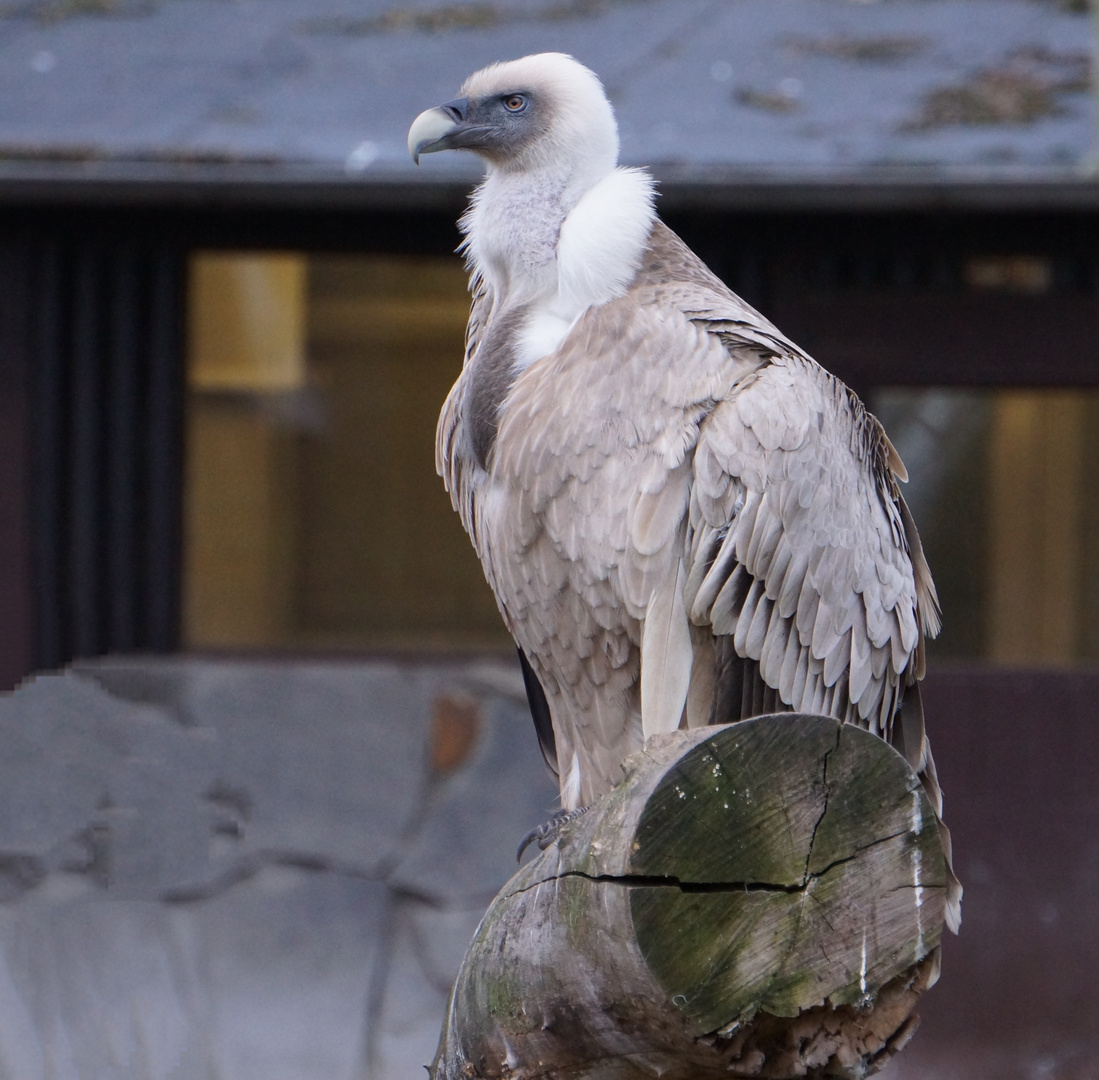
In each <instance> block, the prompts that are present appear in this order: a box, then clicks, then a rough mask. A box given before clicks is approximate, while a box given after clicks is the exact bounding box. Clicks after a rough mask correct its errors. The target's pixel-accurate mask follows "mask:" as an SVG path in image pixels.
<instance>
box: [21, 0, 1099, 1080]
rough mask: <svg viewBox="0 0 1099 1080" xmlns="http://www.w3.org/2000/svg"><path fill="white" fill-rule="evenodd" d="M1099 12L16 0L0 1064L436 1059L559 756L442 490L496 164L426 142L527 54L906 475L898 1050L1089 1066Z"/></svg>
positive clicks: (970, 1070) (561, 1)
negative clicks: (909, 766)
mask: <svg viewBox="0 0 1099 1080" xmlns="http://www.w3.org/2000/svg"><path fill="white" fill-rule="evenodd" d="M1097 27H1099V15H1096V14H1095V13H1094V12H1092V11H1091V10H1090V9H1089V7H1088V4H1087V3H1086V0H491V2H484V3H480V2H477V3H472V2H471V3H465V2H453V3H447V2H445V0H405V2H399V0H309V2H306V0H9V2H3V3H0V684H2V686H3V688H5V689H9V688H14V687H16V686H17V685H20V684H21V689H20V690H19V691H18V692H17V693H15V694H12V695H7V696H5V697H3V698H0V733H2V740H3V741H2V742H0V1076H12V1077H18V1078H19V1080H24V1078H25V1080H38V1078H39V1077H42V1078H43V1080H44V1078H46V1077H50V1078H54V1077H58V1078H68V1077H79V1078H81V1080H85V1078H90V1080H101V1078H108V1077H109V1078H114V1077H118V1078H129V1077H134V1078H142V1080H143V1078H145V1077H157V1078H160V1077H164V1078H177V1080H178V1078H188V1080H189V1078H192V1077H194V1078H199V1080H205V1078H207V1077H209V1078H211V1080H213V1078H215V1077H216V1078H218V1080H245V1078H252V1077H256V1078H260V1077H262V1078H263V1080H281V1078H283V1077H285V1078H286V1080H305V1078H310V1077H314V1076H316V1077H319V1076H325V1077H348V1078H355V1080H372V1078H383V1077H384V1078H386V1080H399V1078H400V1077H404V1076H409V1077H411V1076H417V1075H422V1073H421V1072H420V1071H419V1069H420V1065H422V1064H423V1063H424V1062H426V1061H428V1060H429V1059H430V1057H431V1055H432V1053H433V1050H434V1043H435V1040H436V1037H437V1034H438V1030H439V1026H440V1023H441V1019H442V1010H443V1006H444V1004H445V995H446V992H447V989H448V988H449V984H450V981H451V979H452V978H453V975H454V973H455V971H456V969H457V963H458V960H459V959H460V956H461V953H462V950H463V949H464V946H465V943H466V941H467V940H468V937H469V935H470V934H471V932H472V929H473V927H474V926H475V924H476V921H477V918H478V917H479V914H480V912H481V911H482V910H483V908H484V906H485V904H486V903H487V901H488V899H489V898H491V896H492V895H493V893H494V892H495V891H496V889H497V888H498V887H499V886H500V885H501V884H502V883H503V881H504V880H506V878H507V877H508V876H509V874H510V873H511V868H512V866H513V863H512V861H511V860H512V853H513V851H514V846H515V842H516V841H517V839H518V837H519V836H520V835H521V834H522V833H523V832H525V831H526V829H527V828H529V827H531V826H532V825H534V824H536V823H537V822H538V821H540V820H542V819H543V818H544V817H545V816H546V815H547V814H548V812H549V811H550V810H552V808H553V805H554V787H553V784H552V783H551V782H550V780H549V778H548V777H547V776H546V775H545V773H544V769H543V767H542V765H541V761H540V757H539V754H538V751H537V747H536V743H535V739H534V737H533V731H530V730H529V727H530V722H529V717H528V715H527V713H526V709H525V704H524V701H523V695H522V687H521V682H520V681H519V680H518V673H517V671H516V670H515V665H514V660H513V653H512V651H511V646H510V642H509V639H508V637H507V635H506V633H505V631H504V630H503V627H502V625H501V623H500V619H499V616H498V613H497V611H496V608H495V603H494V601H493V598H492V596H491V594H490V592H489V590H488V587H487V586H486V584H485V583H484V580H483V577H482V574H481V570H480V566H479V564H478V563H477V561H476V559H475V557H474V555H473V553H472V550H471V548H470V545H469V542H468V540H467V538H466V537H465V535H464V534H463V533H462V530H461V527H460V524H459V522H458V519H457V517H456V516H455V515H454V514H453V512H452V510H451V508H450V504H449V499H448V497H447V495H446V494H445V492H444V491H443V488H442V484H441V481H440V480H439V479H438V478H437V477H436V476H435V470H434V460H433V456H434V445H433V444H434V427H435V421H436V417H437V415H438V410H439V407H440V405H441V403H442V400H443V398H444V396H445V394H446V392H447V390H448V389H449V386H450V384H451V383H452V382H453V380H454V378H455V377H456V375H457V373H458V370H459V368H460V365H461V355H462V336H463V330H464V325H465V318H466V313H467V308H468V298H467V294H466V289H465V275H464V273H463V269H462V265H461V262H460V260H459V259H458V258H457V256H456V255H454V253H453V252H454V248H455V247H456V245H457V242H458V239H459V236H458V233H457V230H456V227H455V219H456V218H457V216H458V215H459V214H460V213H461V211H462V208H463V206H464V203H465V199H466V196H467V194H468V191H469V188H470V187H471V186H472V184H473V183H475V182H476V179H477V177H478V175H479V172H478V168H477V165H476V162H475V161H474V160H471V159H466V158H464V157H462V156H461V155H453V154H451V155H440V156H437V157H435V156H433V157H429V158H426V159H425V160H424V163H423V166H422V167H421V168H419V169H415V168H414V167H413V166H412V164H411V162H410V161H409V160H408V155H407V149H406V147H405V135H406V132H407V129H408V126H409V123H410V122H411V120H412V119H413V118H414V117H415V116H416V114H417V113H419V112H420V111H421V110H422V109H425V108H427V107H429V106H431V105H435V104H438V103H440V102H442V101H446V100H448V99H450V98H452V97H453V96H454V95H455V93H456V92H457V88H458V87H459V85H460V84H461V82H462V80H463V79H464V78H465V76H466V75H467V74H469V73H470V72H471V71H473V70H475V69H476V68H478V67H480V66H483V65H484V64H486V63H490V62H492V61H495V60H500V59H509V58H512V57H516V56H520V55H524V54H526V53H529V52H537V51H545V50H551V49H552V50H561V51H564V52H568V53H571V54H573V55H574V56H576V57H577V58H578V59H580V60H581V61H582V62H584V63H585V64H587V65H588V66H590V67H592V68H593V69H594V70H595V71H596V72H597V73H598V74H599V75H600V76H601V78H602V79H603V81H604V84H605V85H606V88H607V91H608V93H609V96H610V97H611V100H612V101H613V103H614V105H615V108H616V111H617V115H618V119H619V123H620V128H621V133H622V160H623V161H624V162H625V163H628V164H640V165H647V166H649V167H651V169H652V172H653V174H654V175H655V176H656V178H657V179H658V181H659V189H660V199H659V209H660V212H661V214H662V216H663V217H664V218H665V220H666V221H667V222H668V223H669V224H670V225H671V226H672V227H673V228H675V229H677V230H678V231H679V232H680V234H681V235H682V236H683V237H684V239H686V240H687V242H688V243H690V244H691V245H692V246H693V247H694V249H695V250H696V251H697V252H698V253H699V254H700V255H701V256H702V257H703V258H704V259H705V260H706V261H707V262H708V264H709V265H710V266H711V267H712V268H713V269H714V270H715V271H716V272H717V273H718V274H719V275H721V276H722V277H723V278H724V279H725V281H726V282H728V283H729V284H730V285H731V286H732V287H733V288H734V289H735V290H737V291H738V292H739V293H741V295H743V296H744V297H745V298H746V299H747V300H749V301H750V302H751V303H752V304H754V305H755V306H757V307H758V308H759V309H760V310H761V311H762V312H763V313H764V314H765V315H767V316H768V317H769V318H770V319H772V320H773V321H774V322H776V323H777V324H778V325H779V326H780V327H781V328H782V329H783V330H784V331H785V332H786V333H787V334H788V335H789V336H791V337H792V338H793V339H794V340H795V341H797V342H798V343H799V344H801V345H802V346H803V347H805V348H806V349H807V350H808V351H809V352H810V353H811V354H812V355H814V356H815V357H816V359H818V360H819V361H820V362H821V363H823V364H824V365H825V366H826V367H828V368H829V369H830V370H832V371H833V372H835V373H836V374H838V375H839V376H841V377H842V378H843V379H844V380H845V381H846V382H848V384H849V385H851V386H852V387H853V388H854V389H855V390H857V391H858V393H859V394H860V395H862V396H863V398H864V399H865V400H867V401H868V403H869V404H870V407H871V409H872V410H873V411H874V412H875V413H876V414H877V415H878V416H879V417H880V418H881V419H882V421H883V422H884V424H885V426H886V429H887V430H888V432H889V433H890V435H891V437H892V439H893V441H894V442H895V443H896V445H897V447H898V449H899V450H900V453H901V455H902V457H903V458H904V460H905V462H906V464H907V466H908V471H909V473H910V476H911V478H912V479H911V482H910V483H909V485H908V488H907V490H906V497H907V498H908V500H909V502H910V504H911V506H912V508H913V511H914V514H915V517H916V520H917V523H918V524H919V526H920V529H921V534H922V536H923V538H924V542H925V547H926V549H927V553H928V557H929V561H930V563H931V567H932V570H933V572H934V574H935V578H936V581H937V583H938V587H939V593H940V597H941V599H942V603H943V612H944V630H943V633H942V635H941V637H940V638H939V639H938V640H937V641H936V642H935V643H933V645H932V646H931V648H930V650H929V675H928V679H927V683H926V687H927V690H926V695H925V700H926V704H927V713H928V726H929V731H930V735H931V739H932V743H933V745H934V747H935V751H936V760H937V762H938V763H939V766H940V772H941V776H942V780H943V786H944V789H945V791H946V820H947V821H948V823H949V824H950V825H951V828H952V831H953V834H954V843H955V859H956V864H957V866H958V868H959V872H960V874H961V876H962V879H963V881H964V883H965V885H966V889H967V892H966V902H965V908H964V919H965V921H964V925H963V932H962V935H961V937H960V938H958V939H957V940H951V941H948V942H947V943H946V945H945V958H944V975H943V980H942V982H941V984H940V985H939V987H937V988H936V989H935V990H934V991H933V992H932V993H931V994H930V995H929V996H928V998H927V999H926V1001H927V1004H926V1005H925V1006H924V1007H923V1008H922V1010H921V1011H922V1013H923V1015H924V1026H923V1030H922V1031H921V1033H920V1035H918V1036H917V1038H916V1040H915V1041H914V1042H913V1044H912V1045H911V1046H910V1047H909V1049H908V1050H907V1051H906V1052H905V1053H904V1054H903V1055H902V1056H901V1058H900V1059H899V1060H898V1062H897V1063H896V1064H895V1065H893V1066H891V1067H890V1075H893V1076H895V1077H897V1078H904V1080H908V1078H915V1077H930V1076H935V1077H955V1076H957V1077H967V1078H973V1077H985V1076H987V1077H990V1078H991V1077H997V1078H1015V1077H1018V1078H1028V1080H1029V1078H1035V1080H1039V1078H1041V1080H1045V1078H1071V1080H1084V1078H1095V1077H1099V1064H1097V1062H1099V991H1097V989H1096V985H1097V982H1096V978H1095V972H1096V970H1097V967H1099V793H1097V791H1096V777H1097V776H1099V749H1097V745H1099V741H1097V739H1096V738H1095V736H1094V734H1093V731H1094V728H1095V725H1096V724H1097V723H1099V717H1097V716H1096V705H1095V702H1096V700H1099V670H1097V667H1096V664H1097V661H1099V179H1097V177H1099V137H1097V136H1099V109H1097V101H1099V91H1097V90H1096V81H1095V79H1094V78H1093V75H1092V72H1093V56H1094V54H1095V52H1096V42H1097V40H1099V29H1097ZM62 669H67V673H66V674H64V675H50V676H47V675H45V674H43V673H47V672H58V671H61V670H62ZM36 674H37V675H38V676H39V677H37V678H36V677H35V676H36Z"/></svg>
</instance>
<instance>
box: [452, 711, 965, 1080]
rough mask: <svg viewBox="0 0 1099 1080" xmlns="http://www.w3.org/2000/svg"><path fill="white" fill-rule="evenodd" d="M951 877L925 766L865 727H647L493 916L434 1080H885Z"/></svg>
mask: <svg viewBox="0 0 1099 1080" xmlns="http://www.w3.org/2000/svg"><path fill="white" fill-rule="evenodd" d="M946 884H947V870H946V864H945V860H944V857H943V851H942V846H941V843H940V839H939V833H938V825H937V821H936V817H935V814H934V811H933V810H932V807H931V805H930V803H929V802H928V800H927V798H926V796H925V795H924V792H923V788H922V786H921V785H920V782H919V780H918V778H917V777H916V775H915V774H914V773H913V772H912V770H911V768H910V767H909V766H908V764H907V763H906V762H905V760H904V759H903V758H902V757H901V756H900V755H899V754H898V753H896V752H895V751H894V750H893V749H892V748H891V747H889V746H888V745H887V744H886V743H885V742H883V741H882V740H881V739H879V738H877V737H876V736H873V735H871V734H869V733H868V732H866V731H863V730H861V729H859V728H855V727H851V726H843V725H840V724H839V723H838V722H837V721H835V720H832V719H829V718H826V717H815V716H802V715H796V714H791V713H784V714H779V715H775V716H766V717H759V718H756V719H754V720H749V721H744V722H742V723H739V724H732V725H728V726H725V727H718V728H703V729H699V730H695V731H681V732H675V733H673V734H671V735H667V736H662V737H658V738H654V739H650V740H649V742H648V743H647V744H646V746H645V749H644V750H643V751H641V752H640V753H638V754H636V755H634V756H633V757H632V758H630V759H629V761H627V762H626V764H625V778H624V780H623V781H622V783H620V784H619V785H618V786H617V787H616V788H615V789H614V790H613V791H611V792H610V793H608V794H607V795H606V796H604V797H603V798H602V799H600V800H599V801H598V802H596V804H595V805H594V806H592V808H591V809H590V810H589V811H588V812H587V813H586V814H585V815H583V816H582V817H580V818H577V819H576V820H574V821H573V822H571V823H569V825H567V826H566V827H565V829H564V830H563V831H562V834H561V836H560V838H559V840H558V842H557V843H556V844H554V845H553V846H551V847H550V848H549V849H548V850H546V851H545V852H543V853H542V854H541V856H540V857H539V858H537V859H535V860H533V861H532V862H530V863H528V864H527V865H526V866H524V867H522V868H521V869H520V871H519V872H518V873H517V874H516V875H515V876H514V877H513V878H512V879H511V881H510V882H508V884H507V885H506V886H505V887H504V889H503V890H501V892H500V894H499V895H498V896H497V897H496V899H495V900H494V901H493V903H492V905H491V906H490V907H489V910H488V912H487V913H486V915H485V917H484V919H483V920H482V922H481V925H480V926H479V928H478V930H477V933H476V934H475V936H474V939H473V942H472V943H471V944H470V946H469V950H468V951H467V954H466V958H465V960H464V961H463V964H462V969H461V972H460V974H459V976H458V980H457V982H456V984H455V987H454V990H453V992H452V995H451V1000H450V1005H449V1008H448V1013H447V1018H446V1021H445V1024H444V1028H443V1033H442V1038H441V1041H440V1046H439V1052H438V1055H437V1057H436V1060H435V1063H434V1064H433V1066H432V1068H431V1077H432V1080H458V1078H474V1077H484V1078H490V1077H491V1078H495V1077H510V1078H523V1080H528V1078H530V1080H533V1078H554V1080H566V1078H568V1080H573V1078H575V1080H580V1078H584V1080H627V1078H634V1077H652V1076H660V1077H663V1078H664V1080H679V1078H682V1080H701V1078H704V1077H710V1076H714V1077H718V1076H721V1077H730V1076H733V1077H756V1076H758V1077H768V1078H773V1080H778V1078H785V1077H801V1076H820V1077H824V1076H829V1077H831V1076H835V1077H852V1078H857V1077H862V1076H867V1075H870V1074H871V1073H873V1072H875V1071H877V1069H878V1068H879V1067H880V1066H881V1065H882V1064H883V1063H884V1061H885V1060H887V1059H888V1057H889V1056H890V1055H891V1054H892V1053H894V1052H895V1051H896V1050H897V1049H899V1048H900V1046H902V1045H903V1044H904V1042H905V1041H907V1038H908V1037H909V1036H910V1035H911V1032H912V1030H914V1023H915V1021H914V1019H913V1018H912V1017H911V1015H910V1014H911V1011H912V1007H913V1005H914V1004H915V1001H916V999H917V998H918V996H919V994H920V993H922V992H923V990H924V989H926V987H927V986H928V985H930V983H932V982H933V981H934V979H935V977H936V975H937V965H938V945H939V940H940V936H941V933H942V927H943V921H944V906H945V894H946Z"/></svg>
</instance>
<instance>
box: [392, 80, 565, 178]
mask: <svg viewBox="0 0 1099 1080" xmlns="http://www.w3.org/2000/svg"><path fill="white" fill-rule="evenodd" d="M542 112H543V110H542V109H541V108H540V107H539V102H538V101H537V99H536V98H535V96H534V95H533V94H532V93H531V92H530V91H529V90H513V91H508V92H506V93H502V94H493V95H492V96H491V97H487V98H473V99H471V98H468V97H461V98H455V99H454V100H453V101H448V102H446V104H444V105H438V106H436V107H435V108H434V109H427V110H426V111H425V112H422V113H420V115H419V116H417V117H416V119H415V120H414V121H413V122H412V127H411V128H409V131H408V152H409V153H410V154H411V155H412V160H413V161H414V162H416V164H417V165H418V164H419V163H420V155H421V154H434V153H438V152H439V151H440V150H473V151H475V152H477V153H479V154H480V155H481V156H482V157H484V158H486V159H487V160H489V161H497V160H503V159H506V158H508V157H511V156H513V155H514V154H516V153H517V152H518V151H520V150H522V148H523V147H524V146H526V145H527V144H529V143H530V142H531V141H532V140H534V139H536V138H537V137H538V136H539V135H541V134H542V132H543V131H544V130H545V122H544V120H543V117H542Z"/></svg>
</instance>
